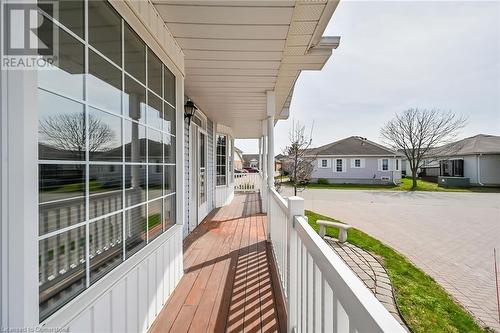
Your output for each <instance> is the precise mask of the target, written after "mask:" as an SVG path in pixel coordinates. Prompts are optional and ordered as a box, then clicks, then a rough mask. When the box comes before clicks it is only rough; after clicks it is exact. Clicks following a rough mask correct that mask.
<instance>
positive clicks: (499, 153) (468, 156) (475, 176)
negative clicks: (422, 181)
mask: <svg viewBox="0 0 500 333" xmlns="http://www.w3.org/2000/svg"><path fill="white" fill-rule="evenodd" d="M431 155H435V157H434V156H433V157H432V158H429V159H425V160H424V161H423V162H422V165H421V166H420V168H419V170H418V175H419V177H424V178H428V179H430V180H435V181H437V177H438V176H447V177H463V178H469V181H470V183H471V184H472V185H476V186H499V185H500V136H496V135H486V134H478V135H475V136H472V137H469V138H465V139H463V140H460V141H457V142H454V143H451V144H448V145H446V146H444V147H441V148H435V149H433V150H432V151H431ZM403 168H405V171H406V174H407V175H408V176H410V175H411V170H410V169H409V163H408V161H407V160H406V158H404V159H403Z"/></svg>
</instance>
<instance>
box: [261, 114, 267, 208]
mask: <svg viewBox="0 0 500 333" xmlns="http://www.w3.org/2000/svg"><path fill="white" fill-rule="evenodd" d="M262 133H263V134H264V135H263V136H262V166H261V169H262V193H261V198H262V204H261V208H262V212H263V213H267V202H268V200H267V197H268V195H267V194H268V193H267V153H266V151H267V145H266V133H267V124H266V121H265V120H263V121H262Z"/></svg>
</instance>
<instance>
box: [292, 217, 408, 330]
mask: <svg viewBox="0 0 500 333" xmlns="http://www.w3.org/2000/svg"><path fill="white" fill-rule="evenodd" d="M294 229H295V230H296V232H297V236H298V237H300V239H301V241H302V243H303V244H304V246H305V247H306V248H307V250H308V252H309V254H310V255H311V256H312V257H313V261H314V263H315V264H316V265H317V266H318V269H319V270H320V271H321V272H322V275H323V276H324V278H325V280H326V281H327V282H328V283H329V284H330V286H335V287H336V288H335V290H334V291H335V296H336V297H337V298H338V299H339V301H340V302H341V304H342V306H343V307H344V308H345V309H346V311H349V312H354V316H357V315H359V316H362V317H363V318H365V320H359V321H357V322H356V324H357V327H356V329H358V330H360V331H367V332H375V331H376V330H378V331H379V332H405V331H404V330H403V328H402V327H401V325H400V324H399V323H398V322H397V321H396V319H395V318H394V317H393V316H392V315H391V314H390V313H389V311H387V309H386V308H385V307H384V306H383V305H382V304H381V303H380V302H379V301H378V300H377V299H376V298H375V296H374V295H373V294H372V293H371V292H370V290H369V289H368V288H366V286H365V285H364V284H363V282H362V281H361V280H360V279H359V278H358V277H357V276H356V275H355V274H354V272H353V271H352V270H351V269H350V268H349V267H348V266H347V264H346V263H345V262H343V261H342V259H341V258H340V257H339V256H338V255H337V254H336V253H335V251H333V249H332V248H331V247H330V246H328V245H327V244H326V242H325V241H324V240H323V239H322V238H321V237H320V236H319V235H318V234H317V233H316V232H315V231H314V229H313V228H312V227H311V226H310V225H309V223H308V222H307V218H306V217H304V216H295V217H294ZM351 315H352V314H351ZM366 319H371V320H366Z"/></svg>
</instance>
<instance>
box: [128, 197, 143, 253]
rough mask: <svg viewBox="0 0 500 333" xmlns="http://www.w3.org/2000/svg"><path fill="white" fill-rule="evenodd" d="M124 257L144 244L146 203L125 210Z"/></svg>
mask: <svg viewBox="0 0 500 333" xmlns="http://www.w3.org/2000/svg"><path fill="white" fill-rule="evenodd" d="M125 242H126V243H125V257H126V258H130V257H131V256H132V255H133V254H135V253H136V252H137V251H139V250H140V249H141V248H143V247H144V246H145V245H146V205H142V206H139V207H134V208H132V209H129V210H127V211H125Z"/></svg>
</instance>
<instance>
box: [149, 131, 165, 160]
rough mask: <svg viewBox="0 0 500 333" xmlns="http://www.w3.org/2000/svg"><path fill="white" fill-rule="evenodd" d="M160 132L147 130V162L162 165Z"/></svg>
mask: <svg viewBox="0 0 500 333" xmlns="http://www.w3.org/2000/svg"><path fill="white" fill-rule="evenodd" d="M162 160H163V156H162V142H161V132H160V131H155V130H154V129H152V128H148V162H149V163H162Z"/></svg>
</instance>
